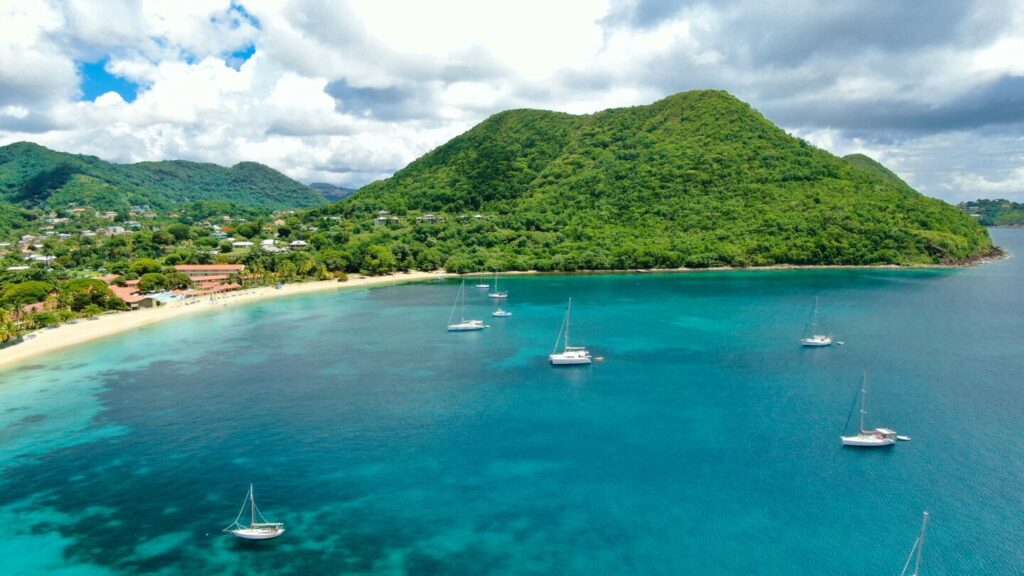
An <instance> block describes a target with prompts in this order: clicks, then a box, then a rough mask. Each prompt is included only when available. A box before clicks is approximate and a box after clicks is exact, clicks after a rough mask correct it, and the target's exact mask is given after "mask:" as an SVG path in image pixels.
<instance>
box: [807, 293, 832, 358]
mask: <svg viewBox="0 0 1024 576" xmlns="http://www.w3.org/2000/svg"><path fill="white" fill-rule="evenodd" d="M817 328H818V297H817V296H815V297H814V310H813V311H812V312H811V319H810V320H808V321H807V325H806V326H804V335H803V337H802V338H801V339H800V344H802V345H804V346H809V347H812V348H820V347H822V346H831V345H832V336H831V335H824V334H815V331H816V330H817Z"/></svg>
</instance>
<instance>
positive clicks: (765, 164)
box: [315, 91, 992, 270]
mask: <svg viewBox="0 0 1024 576" xmlns="http://www.w3.org/2000/svg"><path fill="white" fill-rule="evenodd" d="M379 210H387V211H389V212H390V214H391V215H392V216H395V217H399V218H401V219H400V220H392V221H389V222H388V223H387V226H386V227H387V230H381V228H382V226H377V227H376V228H374V229H373V230H371V231H369V232H367V233H365V234H364V235H363V236H359V237H355V238H354V239H353V241H352V242H351V244H352V246H353V247H354V248H356V249H367V247H370V246H373V245H374V244H380V245H385V246H386V245H391V246H399V248H397V249H398V250H399V251H400V252H402V253H405V252H408V251H411V252H412V253H413V257H414V258H416V257H417V256H416V255H417V254H421V253H427V254H430V255H431V258H434V259H439V260H440V261H441V262H444V263H445V265H446V266H448V267H449V268H450V269H451V268H454V269H461V270H472V269H486V268H497V269H529V268H536V269H542V270H550V269H556V270H573V269H608V268H613V269H629V268H649V267H659V268H674V267H679V266H688V267H707V266H719V265H732V266H765V265H772V264H783V263H785V264H921V263H940V262H955V261H962V260H966V259H970V258H973V257H976V256H978V255H981V254H985V253H988V252H989V251H990V250H991V249H992V244H991V240H990V239H989V237H988V234H987V232H986V231H985V229H984V228H983V227H981V226H979V225H978V224H977V223H976V222H974V220H973V219H972V218H971V217H969V216H967V215H965V214H963V213H962V212H960V211H959V210H957V209H956V208H955V207H953V206H951V205H949V204H946V203H945V202H942V201H940V200H936V199H933V198H928V197H925V196H922V195H921V194H919V193H918V192H916V191H915V190H913V189H912V188H911V187H910V186H908V185H907V184H906V183H904V182H903V181H902V180H900V179H899V178H898V177H897V176H896V175H895V174H893V173H892V172H890V171H889V170H887V169H885V168H884V167H883V166H881V165H880V164H878V163H877V162H874V161H873V160H871V159H869V158H867V157H865V156H857V155H855V156H852V157H848V158H847V159H845V160H844V159H840V158H837V157H835V156H833V155H832V154H829V153H828V152H826V151H824V150H821V149H818V148H815V147H814V146H811V145H810V144H808V143H807V142H805V141H803V140H800V139H797V138H794V137H792V136H790V135H788V134H787V133H785V132H784V131H783V130H781V129H779V128H778V127H776V126H775V125H773V124H772V123H771V122H769V121H768V120H766V119H765V118H764V117H763V116H761V114H759V113H758V112H757V111H756V110H754V109H753V108H751V107H750V106H749V105H747V104H745V103H743V102H741V101H739V100H737V99H736V98H735V97H733V96H731V95H729V94H727V93H725V92H720V91H695V92H686V93H681V94H676V95H674V96H670V97H668V98H665V99H663V100H660V101H658V102H655V103H653V104H651V105H647V106H636V107H631V108H620V109H611V110H605V111H603V112H598V113H596V114H590V115H582V116H574V115H569V114H564V113H558V112H546V111H541V110H510V111H507V112H502V113H499V114H496V115H494V116H492V117H490V118H488V119H487V120H485V121H484V122H482V123H480V124H479V125H477V126H476V127H474V128H473V129H471V130H469V131H468V132H466V133H464V134H462V135H460V136H458V137H456V138H454V139H452V140H451V141H449V142H448V143H446V144H444V145H442V146H440V147H439V148H437V149H435V150H433V151H431V152H430V153H428V154H426V155H425V156H423V157H421V158H419V159H418V160H416V161H415V162H413V163H412V164H410V165H409V166H407V167H406V168H404V169H403V170H400V171H399V172H397V173H396V174H395V175H394V176H392V177H391V178H388V179H386V180H382V181H378V182H374V183H372V184H369V185H367V186H365V187H363V188H361V189H360V190H359V191H358V192H357V193H356V194H354V195H353V196H352V197H351V198H349V199H348V200H346V201H345V202H343V203H338V204H333V205H331V206H330V207H327V208H323V209H320V210H318V211H316V212H315V214H328V213H334V214H343V215H346V216H348V217H349V218H352V219H356V220H357V221H364V222H368V221H370V219H372V218H373V217H374V215H376V214H377V212H378V211H379ZM427 212H432V213H436V214H437V215H441V216H446V220H447V223H446V224H444V225H435V226H432V227H431V226H428V225H426V224H415V223H414V217H415V216H417V215H423V214H425V213H427ZM476 214H480V215H481V218H475V215H476ZM467 215H474V216H473V217H469V216H467ZM460 217H461V219H460ZM466 218H470V219H469V220H466ZM454 222H463V223H464V224H456V223H454Z"/></svg>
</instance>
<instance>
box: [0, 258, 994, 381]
mask: <svg viewBox="0 0 1024 576" xmlns="http://www.w3.org/2000/svg"><path fill="white" fill-rule="evenodd" d="M1009 257H1010V254H1009V253H1007V252H1002V251H1001V250H1000V251H999V253H998V255H994V256H991V257H987V258H979V259H977V260H975V261H973V262H970V263H963V264H953V265H950V264H934V265H918V266H895V265H889V266H830V265H826V266H794V265H785V264H783V265H775V266H762V267H751V268H732V267H718V268H675V269H652V270H580V271H577V272H539V271H536V270H526V271H514V272H501V273H499V276H518V275H577V274H578V275H587V274H595V275H597V274H638V273H639V274H642V273H706V272H750V271H773V270H776V271H777V270H912V269H929V268H961V267H964V266H971V265H977V264H984V263H988V262H994V261H998V260H1002V259H1005V258H1009ZM448 276H457V274H448V273H445V272H419V271H410V272H403V273H397V274H389V275H386V276H361V275H353V276H350V277H349V279H348V280H347V281H345V282H337V281H335V280H324V281H320V282H302V283H296V284H285V285H283V286H282V287H281V288H275V287H273V286H263V287H260V288H251V289H248V290H240V291H238V292H229V293H226V294H223V295H220V296H216V297H215V298H214V299H213V300H212V301H211V300H210V299H208V298H199V299H194V300H188V301H177V302H172V303H170V304H167V305H164V306H160V307H158V308H149V309H146V310H136V311H134V312H118V313H114V314H105V315H103V316H100V317H98V318H96V319H94V320H80V321H78V322H77V323H76V324H64V325H62V326H60V327H58V328H55V329H52V330H49V329H44V330H37V331H35V332H34V333H32V335H31V336H30V337H29V338H28V339H26V340H25V341H24V342H22V343H20V344H16V345H14V346H11V347H9V348H5V349H3V350H0V370H3V369H5V368H7V367H9V366H11V365H13V364H16V363H18V362H22V361H24V360H28V359H30V358H33V357H35V356H40V355H43V354H46V353H48V352H53V351H55V350H60V349H63V348H68V347H70V346H76V345H78V344H83V343H86V342H91V341H93V340H98V339H100V338H105V337H107V336H111V335H114V334H119V333H121V332H125V331H128V330H133V329H135V328H141V327H143V326H148V325H150V324H154V323H156V322H162V321H164V320H169V319H171V318H177V317H179V316H185V315H188V314H195V313H198V312H204V311H206V312H209V311H210V310H211V308H213V307H214V305H215V306H216V308H221V307H223V306H235V305H238V304H246V303H249V302H255V301H258V300H265V299H268V298H280V297H284V296H291V295H295V294H307V293H310V292H322V291H326V290H350V289H356V288H367V287H373V286H389V285H395V284H405V283H409V282H421V281H424V280H435V279H438V278H444V277H448ZM465 276H466V277H467V278H481V279H485V280H489V279H490V278H491V277H493V273H488V272H479V273H469V274H466V275H465Z"/></svg>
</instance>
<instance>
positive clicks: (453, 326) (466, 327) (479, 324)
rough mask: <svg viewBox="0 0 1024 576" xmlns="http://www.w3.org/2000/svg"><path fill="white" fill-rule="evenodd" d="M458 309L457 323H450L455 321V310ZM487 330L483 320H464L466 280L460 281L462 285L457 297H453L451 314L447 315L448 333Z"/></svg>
mask: <svg viewBox="0 0 1024 576" xmlns="http://www.w3.org/2000/svg"><path fill="white" fill-rule="evenodd" d="M456 308H458V309H459V318H460V319H459V321H458V322H452V320H454V319H455V309H456ZM484 328H487V325H486V324H484V321H483V320H466V279H465V278H463V279H462V284H460V285H459V295H458V296H456V297H455V305H454V306H452V313H451V314H449V315H448V331H449V332H468V331H470V330H483V329H484Z"/></svg>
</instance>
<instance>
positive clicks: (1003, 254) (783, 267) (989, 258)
mask: <svg viewBox="0 0 1024 576" xmlns="http://www.w3.org/2000/svg"><path fill="white" fill-rule="evenodd" d="M995 248H996V250H995V251H994V252H991V253H989V254H986V255H984V256H979V257H977V258H974V259H971V260H967V261H963V262H957V263H955V264H910V265H902V264H772V265H771V266H747V267H745V268H739V267H736V266H716V267H712V268H630V269H628V270H621V269H620V270H617V269H608V270H601V269H596V270H548V271H542V270H509V271H506V272H494V271H491V272H467V273H465V274H457V273H454V272H452V273H451V275H452V276H465V277H467V278H486V277H488V276H494V275H495V274H497V275H498V276H572V275H581V276H586V275H605V274H696V273H702V272H778V271H788V270H794V271H800V270H895V271H911V270H960V269H964V268H973V267H974V266H981V265H983V264H992V263H994V262H999V261H1001V260H1007V259H1009V258H1011V257H1012V253H1010V252H1008V251H1006V250H1004V249H1002V248H1000V247H998V246H996V247H995Z"/></svg>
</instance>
